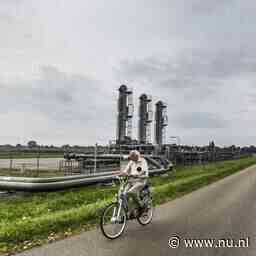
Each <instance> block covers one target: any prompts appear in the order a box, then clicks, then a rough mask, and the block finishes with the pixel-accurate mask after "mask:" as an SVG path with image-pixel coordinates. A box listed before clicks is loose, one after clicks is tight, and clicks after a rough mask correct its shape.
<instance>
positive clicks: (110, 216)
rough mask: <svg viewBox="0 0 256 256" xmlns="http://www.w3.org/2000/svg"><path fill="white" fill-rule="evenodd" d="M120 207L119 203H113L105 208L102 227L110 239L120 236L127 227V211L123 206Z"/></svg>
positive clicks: (104, 233) (101, 222)
mask: <svg viewBox="0 0 256 256" xmlns="http://www.w3.org/2000/svg"><path fill="white" fill-rule="evenodd" d="M119 208H120V205H119V203H111V204H109V205H108V206H107V207H106V208H105V209H104V210H103V213H102V216H101V221H100V228H101V231H102V233H103V235H104V236H105V237H107V238H108V239H116V238H118V237H119V236H120V235H121V234H122V233H123V231H124V229H125V226H126V222H127V215H126V211H125V209H124V207H123V206H121V208H120V209H119ZM118 212H119V216H118Z"/></svg>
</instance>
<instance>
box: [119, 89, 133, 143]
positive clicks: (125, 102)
mask: <svg viewBox="0 0 256 256" xmlns="http://www.w3.org/2000/svg"><path fill="white" fill-rule="evenodd" d="M117 111H118V116H117V138H116V141H117V144H123V143H126V142H127V141H130V140H131V139H132V118H133V112H134V106H133V93H132V90H131V89H128V87H127V86H126V85H121V86H120V88H119V98H118V108H117Z"/></svg>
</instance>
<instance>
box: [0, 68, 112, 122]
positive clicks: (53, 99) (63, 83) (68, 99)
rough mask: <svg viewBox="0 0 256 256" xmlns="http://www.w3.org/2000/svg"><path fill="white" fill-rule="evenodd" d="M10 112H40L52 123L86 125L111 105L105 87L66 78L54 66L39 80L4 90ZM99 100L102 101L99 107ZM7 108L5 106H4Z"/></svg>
mask: <svg viewBox="0 0 256 256" xmlns="http://www.w3.org/2000/svg"><path fill="white" fill-rule="evenodd" d="M0 91H1V94H2V95H3V96H4V99H5V104H6V103H7V102H9V103H8V106H9V110H10V111H11V110H19V111H20V110H22V109H23V111H26V110H31V109H32V110H33V111H39V112H41V113H43V114H44V115H46V116H48V117H49V118H50V119H53V120H56V121H57V120H59V121H66V120H70V121H76V122H83V123H84V122H85V121H86V120H87V121H89V120H94V117H95V114H99V113H105V115H104V116H103V118H104V117H107V116H109V115H108V112H106V109H105V108H104V107H105V105H106V104H108V102H106V101H104V98H105V95H104V92H103V91H102V90H101V83H100V82H99V81H97V80H95V79H92V78H88V77H86V76H82V75H79V74H78V75H76V74H66V73H64V72H60V71H59V70H58V69H57V68H55V67H53V66H43V67H41V69H40V72H39V78H37V79H34V80H29V81H22V82H20V83H17V84H12V85H9V86H8V85H5V87H3V86H2V87H1V88H0ZM96 98H100V99H101V104H97V102H96V101H95V99H96ZM2 104H3V103H2Z"/></svg>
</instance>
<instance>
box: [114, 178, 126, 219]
mask: <svg viewBox="0 0 256 256" xmlns="http://www.w3.org/2000/svg"><path fill="white" fill-rule="evenodd" d="M117 179H118V181H119V183H120V185H119V189H118V193H117V194H116V197H115V201H114V202H115V203H118V209H116V208H115V209H114V212H113V216H112V218H111V220H112V221H117V220H119V218H120V212H121V209H122V207H124V209H125V211H126V213H127V212H128V210H129V207H128V195H127V193H126V192H124V189H125V186H126V185H127V183H128V178H127V177H126V178H120V177H117ZM116 210H117V215H116Z"/></svg>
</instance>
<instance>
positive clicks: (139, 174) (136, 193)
mask: <svg viewBox="0 0 256 256" xmlns="http://www.w3.org/2000/svg"><path fill="white" fill-rule="evenodd" d="M129 160H130V161H129V162H128V164H127V166H126V167H125V169H124V170H123V171H121V173H120V175H121V176H128V177H129V181H128V183H127V185H126V187H125V191H126V192H127V193H128V195H131V196H132V198H133V200H134V202H135V203H136V204H137V206H138V210H139V214H141V213H142V211H143V210H144V204H143V202H142V201H141V199H140V192H141V190H142V189H143V188H144V187H145V185H146V184H147V179H148V176H149V175H148V164H147V161H146V160H145V158H143V157H142V156H141V155H140V152H139V151H137V150H132V151H131V152H130V154H129Z"/></svg>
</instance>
